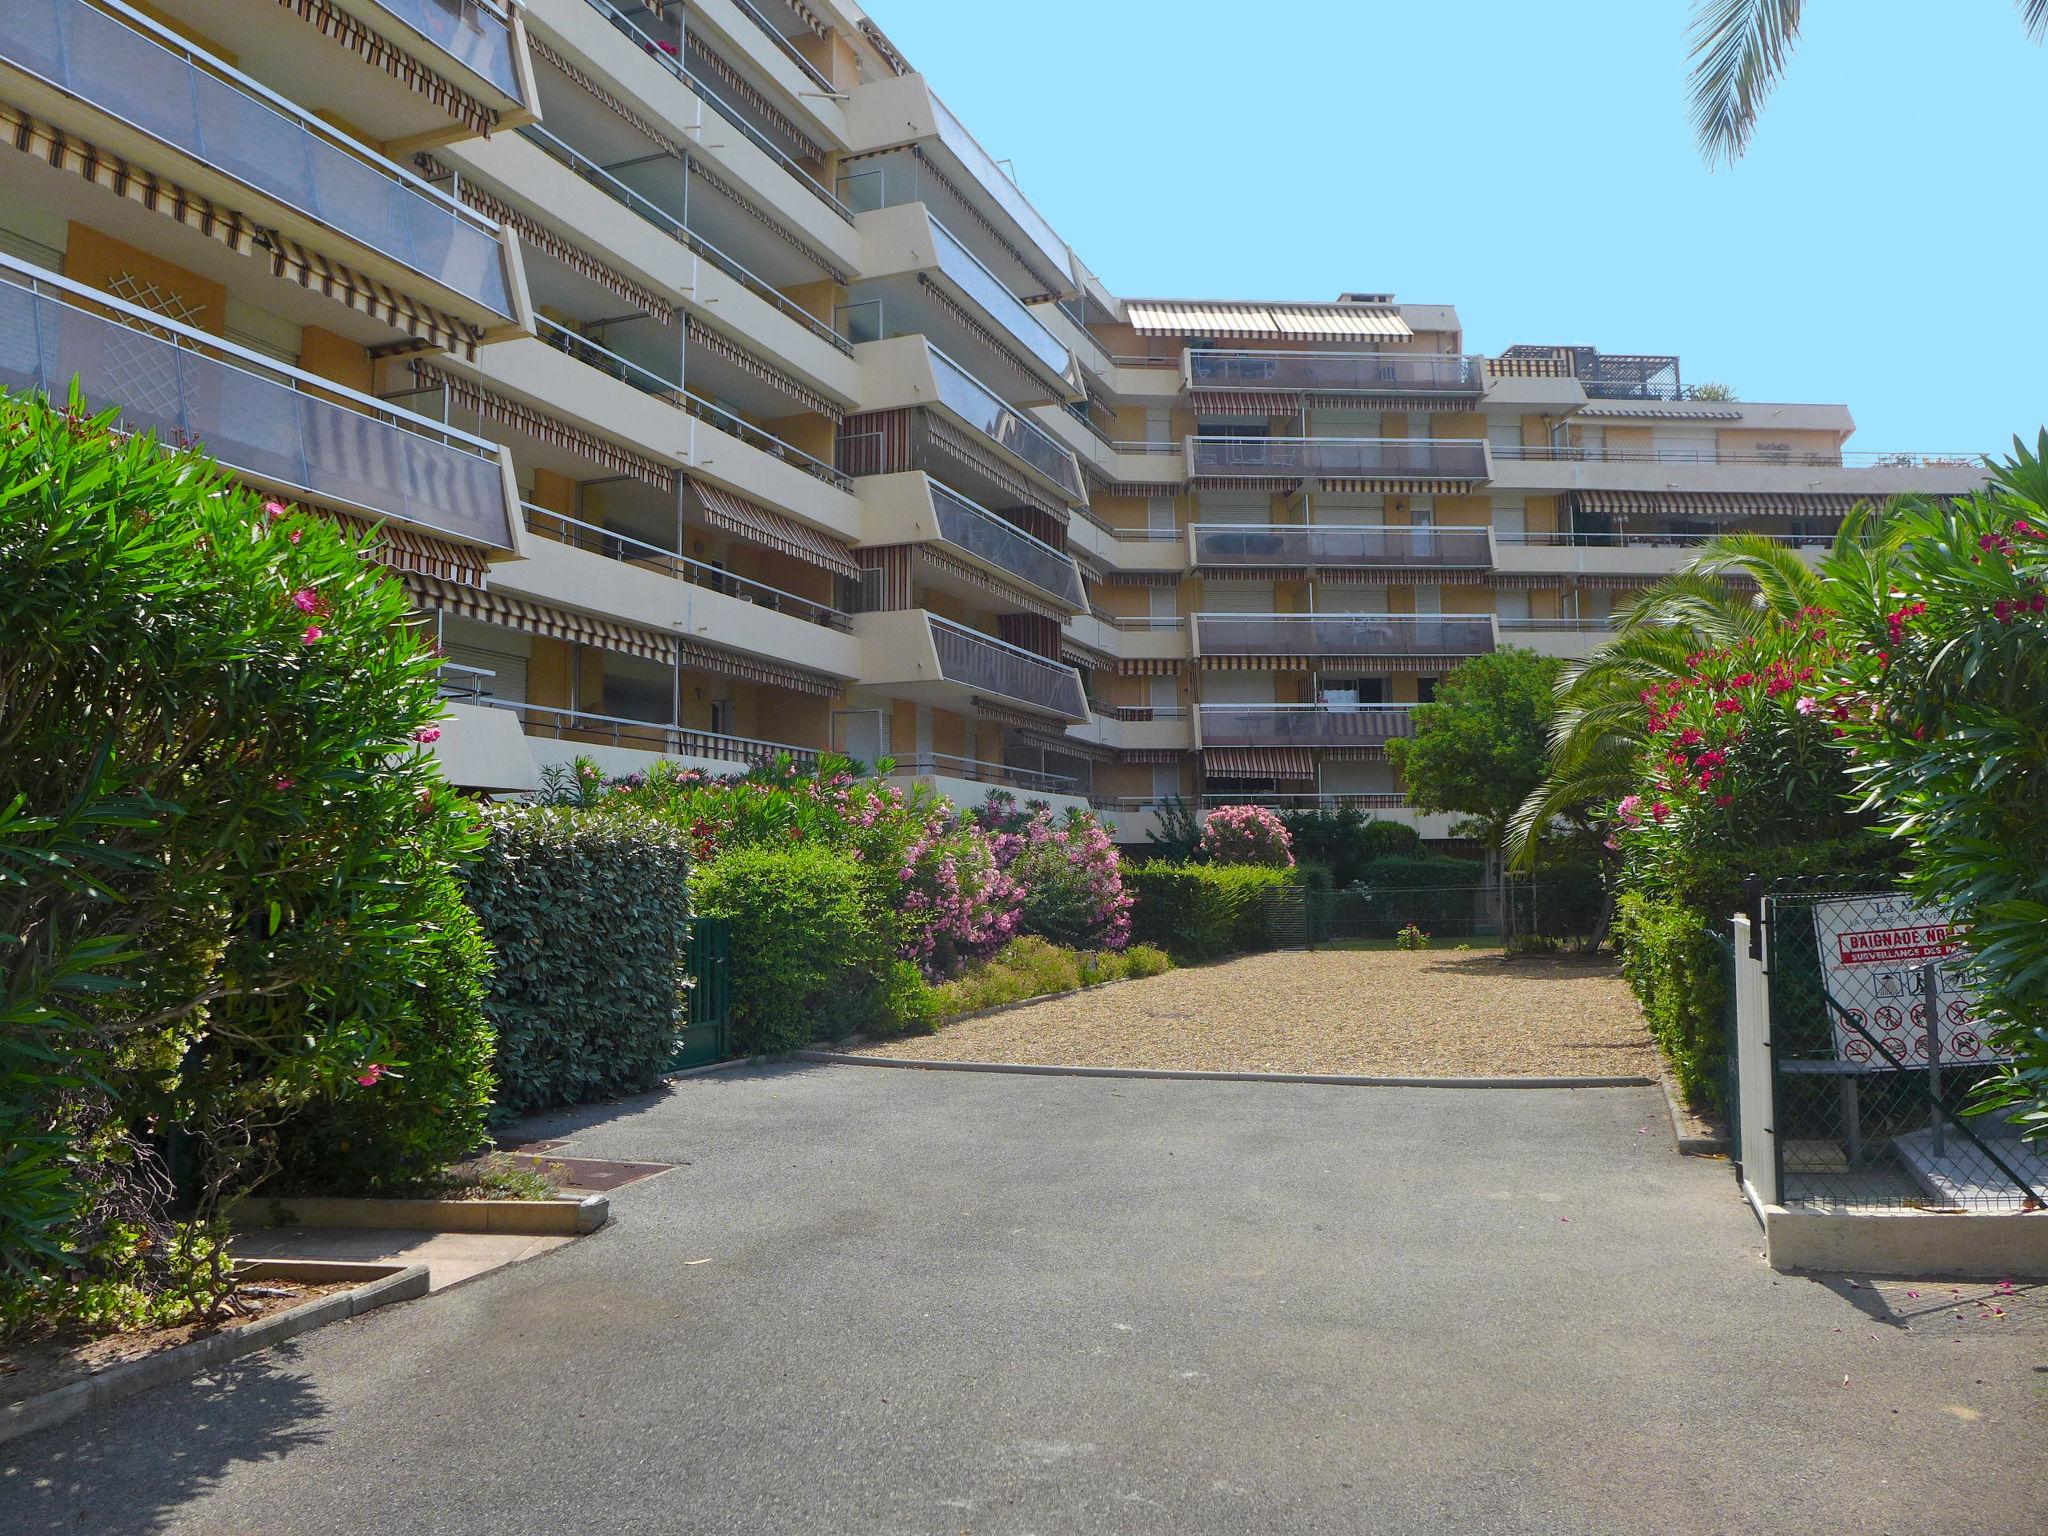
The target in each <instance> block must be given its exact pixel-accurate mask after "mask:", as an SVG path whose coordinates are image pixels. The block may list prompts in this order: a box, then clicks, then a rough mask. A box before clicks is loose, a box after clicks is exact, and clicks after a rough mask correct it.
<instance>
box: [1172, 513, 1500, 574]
mask: <svg viewBox="0 0 2048 1536" xmlns="http://www.w3.org/2000/svg"><path fill="white" fill-rule="evenodd" d="M1194 533H1195V564H1197V565H1211V566H1248V567H1257V566H1319V565H1322V566H1349V567H1354V568H1362V567H1372V566H1398V567H1408V566H1422V567H1462V568H1466V569H1482V570H1483V569H1485V568H1486V567H1488V566H1491V565H1492V564H1493V547H1492V545H1491V544H1489V543H1488V541H1487V536H1486V535H1487V530H1486V529H1484V528H1418V527H1414V526H1412V525H1410V526H1402V525H1394V526H1385V527H1381V526H1374V525H1368V524H1338V523H1308V524H1300V525H1284V524H1283V525H1274V524H1267V523H1197V524H1196V525H1195V529H1194Z"/></svg>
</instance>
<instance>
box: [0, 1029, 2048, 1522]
mask: <svg viewBox="0 0 2048 1536" xmlns="http://www.w3.org/2000/svg"><path fill="white" fill-rule="evenodd" d="M1662 1113H1663V1110H1662V1105H1661V1103H1660V1101H1659V1099H1658V1098H1657V1096H1656V1095H1655V1093H1654V1091H1651V1090H1637V1089H1603V1090H1578V1091H1551V1090H1501V1091H1491V1092H1488V1091H1484V1090H1470V1091H1467V1090H1392V1089H1356V1088H1349V1089H1347V1088H1324V1087H1313V1086H1303V1087H1295V1086H1282V1085H1275V1084H1262V1083H1194V1082H1172V1081H1127V1080H1111V1079H1075V1078H1031V1077H1011V1076H987V1075H979V1074H969V1073H923V1072H910V1071H896V1070H886V1069H880V1068H864V1067H839V1066H820V1067H784V1068H776V1069H770V1070H765V1071H751V1070H749V1071H740V1072H734V1073H727V1074H722V1075H719V1076H714V1077H709V1078H700V1079H695V1080H692V1081H689V1082H686V1083H683V1084H681V1085H679V1086H678V1087H677V1088H676V1089H675V1090H674V1091H672V1092H670V1093H667V1094H664V1095H661V1096H658V1097H656V1098H653V1099H650V1100H646V1101H641V1102H638V1103H636V1104H632V1105H627V1106H624V1107H623V1108H615V1109H613V1110H610V1111H607V1112H606V1114H607V1115H608V1118H602V1119H593V1121H592V1123H589V1124H588V1125H586V1126H584V1127H583V1128H581V1129H579V1130H578V1131H577V1132H576V1134H575V1136H574V1141H573V1146H572V1147H571V1148H570V1149H569V1150H571V1151H573V1152H575V1153H578V1154H584V1155H592V1156H606V1157H624V1158H642V1159H650V1160H660V1161H670V1162H677V1163H680V1164H682V1165H683V1166H680V1167H678V1168H676V1169H674V1170H673V1171H671V1172H668V1173H665V1174H662V1175H660V1176H659V1177H657V1178H654V1179H652V1180H649V1181H647V1182H645V1183H641V1184H636V1185H632V1186H629V1187H627V1188H625V1189H623V1190H621V1191H619V1192H618V1193H617V1194H616V1195H615V1196H614V1212H615V1221H614V1225H613V1226H612V1227H611V1228H610V1229H608V1230H606V1231H604V1232H602V1233H600V1234H598V1235H597V1236H595V1237H593V1238H590V1239H588V1240H585V1241H583V1242H579V1243H576V1244H573V1245H571V1246H569V1247H567V1248H564V1249H560V1250H558V1251H556V1252H554V1253H552V1254H548V1255H545V1256H543V1257H541V1258H537V1259H534V1260H532V1261H530V1262H528V1263H526V1264H523V1265H520V1266H517V1267H515V1268H512V1269H508V1270H502V1271H499V1272H497V1273H495V1274H492V1275H488V1276H486V1277H484V1278H482V1279H480V1280H477V1281H474V1282H471V1283H469V1284H466V1285H463V1286H460V1287H457V1288H456V1289H454V1290H451V1291H448V1292H446V1293H443V1294H441V1295H438V1296H435V1297H432V1298H428V1299H426V1300H422V1301H417V1302H412V1303H408V1304H406V1305H403V1306H398V1307H393V1308H389V1309H386V1310H384V1311H380V1312H376V1313H373V1314H370V1315H368V1316H366V1317H363V1318H360V1319H357V1320H355V1321H353V1322H350V1323H347V1324H343V1325H340V1326H337V1327H331V1328H327V1329H323V1330H320V1331H318V1332H316V1333H313V1334H310V1335H307V1336H305V1337H304V1338H302V1339H300V1340H298V1341H296V1342H295V1343H294V1344H292V1345H289V1346H286V1347H285V1348H283V1349H280V1350H277V1351H273V1352H271V1353H269V1354H265V1355H260V1356H255V1357H251V1358H250V1359H248V1360H245V1361H243V1362H240V1363H238V1364H237V1365H235V1366H232V1367H229V1368H228V1369H227V1370H226V1372H225V1373H224V1374H223V1375H222V1376H221V1377H220V1378H219V1379H216V1380H209V1381H203V1382H193V1383H187V1384H184V1385H180V1386H174V1387H169V1388H165V1389H162V1390H159V1391H157V1392H154V1393H150V1394H147V1395H145V1396H143V1397H141V1398H138V1399H134V1400H131V1401H130V1402H128V1403H125V1404H122V1405H119V1406H117V1407H115V1408H113V1409H111V1410H107V1411H104V1412H100V1413H96V1414H94V1415H92V1416H90V1417H88V1418H86V1419H83V1420H75V1421H73V1422H72V1423H70V1424H68V1425H65V1426H61V1427H59V1428H57V1429H55V1430H52V1431H50V1432H47V1433H45V1434H42V1435H39V1436H34V1437H30V1438H28V1439H26V1440H22V1441H17V1442H15V1443H14V1444H12V1445H9V1446H4V1447H0V1532H6V1533H10V1536H11V1533H16V1532H21V1533H38V1536H41V1533H55V1532H67V1533H71V1532H93V1533H120V1536H130V1533H139V1532H152V1531H180V1532H186V1531H190V1532H250V1533H261V1536H292V1533H299V1532H305V1533H320V1536H327V1533H330V1532H336V1531H346V1532H367V1533H384V1532H390V1533H400V1532H403V1533H408V1536H410V1533H441V1532H448V1533H455V1532H460V1533H465V1536H466V1533H487V1532H488V1533H493V1536H497V1533H514V1536H525V1533H550V1532H598V1531H606V1532H609V1531H619V1532H707V1533H709V1532H715V1533H741V1532H764V1533H776V1536H790V1533H811V1532H819V1533H826V1532H829V1533H855V1536H865V1533H895V1532H906V1533H911V1532H915V1533H924V1532H934V1533H949V1536H951V1533H959V1532H972V1533H976V1536H980V1533H1015V1536H1022V1533H1030V1532H1036V1533H1043V1536H1066V1533H1091V1532H1148V1533H1149V1532H1175V1533H1187V1532H1247V1533H1252V1532H1256V1533H1278V1532H1290V1533H1291V1532H1347V1533H1351V1532H1389V1533H1392V1532H1400V1533H1404V1536H1407V1533H1417V1532H1435V1531H1447V1532H1457V1533H1460V1536H1478V1533H1486V1532H1523V1531H1544V1532H1549V1531H1558V1532H1564V1531H1571V1532H1600V1533H1612V1532H1667V1531H1668V1532H1687V1533H1693V1532H1721V1531H1730V1532H1733V1531H1742V1532H1797V1533H1801V1536H1807V1533H1822V1532H1837V1531H1839V1532H1857V1533H1868V1532H1892V1533H1900V1536H1910V1533H1921V1532H1925V1533H1929V1536H1934V1533H1940V1536H1966V1533H1976V1532H1984V1533H2005V1536H2022V1533H2038V1532H2040V1531H2042V1530H2043V1529H2044V1528H2048V1456H2044V1454H2043V1451H2042V1447H2043V1445H2044V1443H2048V1436H2044V1430H2048V1330H2044V1329H2043V1328H2042V1327H2041V1326H2039V1317H2040V1313H2039V1311H2038V1309H2032V1310H2030V1309H2029V1308H2027V1307H2015V1308H2012V1309H2010V1315H2009V1316H2008V1317H2007V1318H2005V1319H2002V1320H1999V1321H1998V1322H1997V1323H1992V1322H1987V1321H1981V1320H1978V1319H1977V1318H1975V1317H1974V1315H1973V1316H1971V1317H1970V1318H1969V1319H1968V1320H1966V1321H1964V1320H1951V1318H1950V1315H1949V1313H1948V1311H1947V1310H1946V1308H1940V1307H1933V1306H1932V1305H1931V1304H1930V1306H1929V1308H1927V1309H1925V1310H1922V1311H1921V1312H1920V1314H1919V1316H1918V1317H1917V1318H1916V1320H1914V1321H1913V1322H1912V1323H1911V1326H1910V1327H1907V1326H1902V1325H1901V1323H1900V1321H1899V1318H1898V1317H1897V1316H1896V1315H1895V1314H1894V1312H1893V1310H1892V1307H1891V1306H1890V1305H1888V1304H1887V1300H1886V1298H1887V1297H1889V1298H1891V1299H1892V1301H1893V1303H1896V1302H1897V1298H1898V1296H1900V1295H1901V1294H1902V1293H1901V1292H1900V1291H1899V1290H1898V1289H1897V1288H1891V1287H1887V1288H1885V1289H1883V1290H1879V1289H1877V1288H1873V1287H1870V1286H1867V1285H1865V1286H1859V1287H1851V1286H1849V1285H1848V1284H1846V1283H1845V1282H1843V1281H1842V1280H1840V1279H1831V1280H1830V1281H1829V1282H1828V1283H1821V1282H1816V1281H1812V1280H1804V1279H1793V1278H1785V1277H1780V1276H1775V1275H1773V1274H1772V1273H1771V1272H1770V1271H1769V1270H1767V1269H1766V1268H1764V1266H1763V1265H1762V1263H1761V1262H1760V1258H1759V1254H1758V1233H1757V1229H1756V1225H1755V1223H1754V1221H1753V1220H1752V1219H1751V1217H1750V1216H1749V1214H1748V1212H1747V1211H1746V1210H1745V1209H1744V1208H1743V1207H1742V1206H1741V1205H1740V1204H1739V1203H1738V1202H1737V1199H1736V1196H1735V1192H1734V1188H1733V1186H1732V1184H1731V1182H1730V1180H1729V1177H1728V1174H1727V1172H1726V1170H1725V1169H1724V1168H1723V1167H1721V1166H1718V1165H1715V1164H1711V1163H1703V1162H1696V1161H1685V1160H1681V1159H1679V1158H1678V1157H1676V1156H1675V1155H1674V1154H1673V1153H1672V1151H1671V1148H1670V1141H1669V1136H1668V1132H1667V1130H1666V1127H1665V1125H1664V1123H1663V1121H1662V1120H1661V1118H1660V1117H1661V1115H1662ZM561 1123H563V1124H567V1123H571V1122H561ZM1974 1310H1975V1309H1972V1311H1973V1313H1974ZM1958 1341H1960V1342H1958Z"/></svg>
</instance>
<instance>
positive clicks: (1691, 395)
mask: <svg viewBox="0 0 2048 1536" xmlns="http://www.w3.org/2000/svg"><path fill="white" fill-rule="evenodd" d="M1685 398H1686V399H1688V400H1733V399H1734V398H1735V386H1734V385H1732V384H1723V383H1722V382H1721V381H1720V380H1718V379H1709V380H1707V382H1706V383H1704V384H1694V385H1693V386H1691V387H1690V388H1689V389H1687V390H1686V392H1685Z"/></svg>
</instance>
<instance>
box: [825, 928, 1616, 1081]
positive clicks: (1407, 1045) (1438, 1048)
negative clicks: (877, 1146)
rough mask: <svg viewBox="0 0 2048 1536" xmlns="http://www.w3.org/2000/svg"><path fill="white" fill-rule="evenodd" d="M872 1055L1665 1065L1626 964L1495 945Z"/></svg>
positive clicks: (1546, 1073) (1419, 1071)
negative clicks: (1621, 970)
mask: <svg viewBox="0 0 2048 1536" xmlns="http://www.w3.org/2000/svg"><path fill="white" fill-rule="evenodd" d="M859 1053H860V1054H862V1055H866V1056H880V1057H894V1058H899V1059H911V1060H926V1061H993V1062H1005V1063H1016V1064H1025V1065H1046V1066H1054V1065H1056V1066H1087V1067H1148V1068H1158V1069H1165V1070H1172V1071H1197V1072H1312V1073H1329V1074H1346V1075H1362V1076H1387V1077H1612V1076H1635V1075H1641V1076H1644V1077H1648V1078H1654V1077H1655V1075H1656V1072H1657V1056H1656V1050H1655V1047H1654V1046H1653V1045H1652V1044H1651V1042H1650V1037H1649V1035H1648V1033H1647V1032H1646V1031H1645V1030H1644V1028H1643V1023H1642V1016H1641V1014H1640V1012H1639V1011H1638V1009H1637V1007H1636V1003H1635V999H1634V998H1633V997H1632V996H1631V995H1630V994H1629V991H1628V989H1627V987H1626V986H1625V985H1623V983H1622V981H1621V978H1620V975H1619V974H1618V972H1617V971H1616V970H1615V968H1614V966H1613V965H1612V964H1610V963H1608V962H1605V961H1591V960H1582V959H1576V958H1568V957H1535V958H1527V959H1517V960H1503V959H1501V958H1500V956H1499V955H1498V954H1497V953H1495V952H1490V951H1477V950H1474V951H1456V950H1429V951H1423V952H1420V953H1401V952H1397V951H1384V950H1315V951H1308V952H1304V951H1298V950H1297V951H1287V952H1282V953H1277V954H1264V955H1247V956H1244V957H1242V958H1240V959H1236V960H1227V961H1223V962H1220V963H1218V964H1215V965H1207V966H1198V967H1193V968H1188V969H1182V970H1175V971H1169V972H1167V973H1166V974H1165V975H1162V976H1152V977H1147V978H1144V979H1142V980H1134V981H1130V982H1127V983H1125V984H1124V985H1121V986H1117V987H1114V988H1111V989H1109V990H1107V991H1101V992H1094V991H1089V992H1080V993H1070V994H1067V995H1065V996H1060V997H1050V998H1046V999H1044V1000H1043V1001H1040V1002H1034V1003H1028V1004H1024V1005H1021V1006H1018V1007H1014V1008H1005V1009H1003V1010H1002V1011H1001V1012H999V1013H995V1014H991V1015H988V1016H985V1017H981V1018H974V1019H965V1020H962V1021H960V1022H958V1023H955V1024H951V1025H948V1026H946V1027H944V1028H942V1029H941V1030H939V1032H938V1033H937V1034H935V1035H926V1036H919V1037H917V1038H913V1039H904V1040H893V1041H889V1042H887V1043H885V1044H881V1045H870V1046H865V1047H862V1048H861V1049H860V1052H859Z"/></svg>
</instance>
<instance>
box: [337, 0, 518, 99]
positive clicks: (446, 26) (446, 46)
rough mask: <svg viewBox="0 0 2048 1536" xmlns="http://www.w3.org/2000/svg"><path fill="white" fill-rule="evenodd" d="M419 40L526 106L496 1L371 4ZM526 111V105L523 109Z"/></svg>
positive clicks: (506, 22) (507, 27) (505, 20)
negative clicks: (427, 42)
mask: <svg viewBox="0 0 2048 1536" xmlns="http://www.w3.org/2000/svg"><path fill="white" fill-rule="evenodd" d="M375 3H376V4H377V5H378V6H381V7H382V8H383V9H384V10H386V11H389V12H390V13H391V14H392V15H393V16H396V17H397V18H398V19H399V20H400V21H402V22H404V23H405V24H406V25H407V26H408V27H411V28H412V29H413V31H415V32H417V33H419V34H420V36H422V37H424V38H427V39H428V40H429V41H431V42H432V43H433V44H434V46H435V47H437V48H439V49H440V50H441V51H442V52H443V53H445V54H447V55H448V56H449V57H450V58H452V59H454V60H456V61H457V62H458V63H460V64H461V65H462V66H463V67H464V68H466V69H468V70H469V71H470V72H471V73H472V74H474V75H476V76H477V77H479V78H480V79H484V80H488V81H490V82H491V84H493V85H495V86H496V87H497V88H498V89H499V90H501V91H503V92H504V93H505V94H506V95H507V96H510V97H511V98H512V99H513V100H514V101H521V102H523V101H525V99H526V93H525V92H524V91H523V90H522V89H521V82H520V79H519V64H518V61H517V60H516V59H515V58H513V56H512V22H511V19H510V17H508V16H507V15H506V14H505V11H504V8H503V7H502V6H501V5H499V4H498V0H375ZM528 104H529V105H530V103H528Z"/></svg>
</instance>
